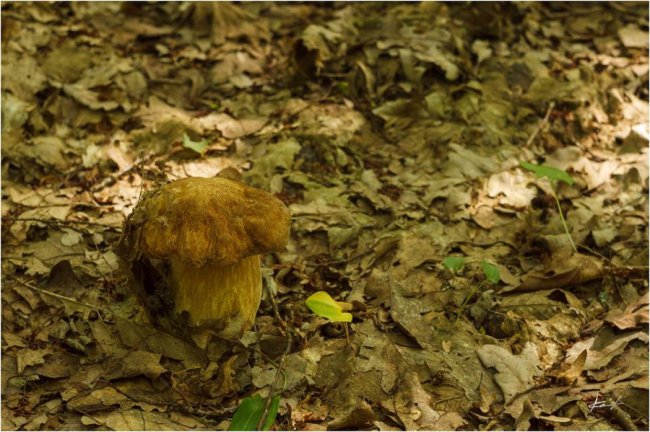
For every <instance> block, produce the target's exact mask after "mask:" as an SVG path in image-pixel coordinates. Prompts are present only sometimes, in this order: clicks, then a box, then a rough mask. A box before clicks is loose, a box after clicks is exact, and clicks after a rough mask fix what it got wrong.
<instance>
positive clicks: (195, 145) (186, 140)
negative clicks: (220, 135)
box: [183, 134, 209, 155]
mask: <svg viewBox="0 0 650 432" xmlns="http://www.w3.org/2000/svg"><path fill="white" fill-rule="evenodd" d="M208 145H209V143H208V141H207V140H202V141H192V140H191V139H190V137H189V136H187V134H183V147H185V148H186V149H190V150H192V151H195V152H197V153H199V154H200V155H202V154H203V153H205V149H206V148H207V147H208Z"/></svg>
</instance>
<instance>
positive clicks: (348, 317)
mask: <svg viewBox="0 0 650 432" xmlns="http://www.w3.org/2000/svg"><path fill="white" fill-rule="evenodd" d="M305 303H306V304H307V307H308V308H309V309H310V310H311V311H312V312H314V313H315V314H316V315H318V316H321V317H323V318H327V319H328V320H330V321H332V322H352V314H351V313H348V312H343V311H344V310H350V309H351V308H352V305H350V304H349V303H344V302H337V301H336V300H334V299H333V298H332V297H330V295H329V294H327V293H326V292H325V291H318V292H316V293H314V294H312V295H311V296H309V298H308V299H307V300H306V301H305Z"/></svg>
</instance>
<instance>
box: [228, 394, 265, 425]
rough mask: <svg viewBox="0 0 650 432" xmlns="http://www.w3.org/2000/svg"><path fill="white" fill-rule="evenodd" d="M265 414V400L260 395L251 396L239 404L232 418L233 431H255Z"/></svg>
mask: <svg viewBox="0 0 650 432" xmlns="http://www.w3.org/2000/svg"><path fill="white" fill-rule="evenodd" d="M262 414H264V399H262V396H260V395H254V396H249V397H247V398H246V399H244V400H243V401H241V404H239V408H237V411H236V412H235V414H234V415H233V416H232V421H231V422H230V430H231V431H254V430H257V425H258V424H259V422H260V419H261V418H262Z"/></svg>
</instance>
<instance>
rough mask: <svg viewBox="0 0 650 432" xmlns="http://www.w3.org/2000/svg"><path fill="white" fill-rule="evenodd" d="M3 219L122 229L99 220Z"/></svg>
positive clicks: (5, 218)
mask: <svg viewBox="0 0 650 432" xmlns="http://www.w3.org/2000/svg"><path fill="white" fill-rule="evenodd" d="M2 220H3V221H4V220H9V221H13V222H41V223H45V224H48V223H49V224H54V225H92V226H101V227H107V228H112V229H114V230H117V231H122V228H121V227H119V226H115V225H109V224H103V223H99V222H90V221H71V220H58V219H40V218H27V217H26V218H21V217H12V216H3V217H2Z"/></svg>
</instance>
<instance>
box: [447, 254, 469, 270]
mask: <svg viewBox="0 0 650 432" xmlns="http://www.w3.org/2000/svg"><path fill="white" fill-rule="evenodd" d="M442 265H443V266H445V268H446V269H447V270H449V271H450V272H452V273H456V272H459V271H461V270H462V269H463V267H465V258H463V257H456V256H450V257H446V258H444V259H443V260H442Z"/></svg>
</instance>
